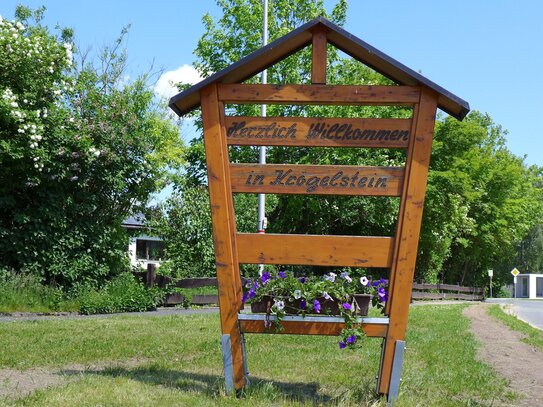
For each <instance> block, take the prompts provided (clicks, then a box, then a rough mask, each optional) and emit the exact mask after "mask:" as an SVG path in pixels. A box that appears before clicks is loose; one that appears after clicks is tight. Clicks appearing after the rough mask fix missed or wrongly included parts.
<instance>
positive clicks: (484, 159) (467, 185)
mask: <svg viewBox="0 0 543 407" xmlns="http://www.w3.org/2000/svg"><path fill="white" fill-rule="evenodd" d="M540 183H541V177H540V175H539V174H538V172H537V170H536V168H528V167H527V166H526V165H525V164H524V162H523V160H522V159H521V158H519V157H516V156H515V155H513V154H512V153H511V152H510V151H509V150H508V149H507V148H506V146H505V133H504V131H503V130H502V128H501V127H500V126H498V125H496V124H495V123H494V122H493V121H492V119H491V118H490V117H489V116H488V115H483V114H480V113H478V112H473V113H471V114H470V115H469V116H468V117H467V118H466V119H465V120H464V121H463V122H458V121H457V120H454V119H452V118H450V117H447V118H445V119H444V120H440V121H438V123H437V126H436V132H435V141H434V145H433V151H432V161H431V167H430V174H429V182H428V193H427V205H426V207H425V212H424V220H423V231H422V237H421V244H420V255H419V263H418V268H419V270H418V273H419V277H420V278H422V279H424V280H427V281H437V280H441V281H446V282H460V283H466V284H481V283H482V282H483V281H485V279H486V270H488V269H493V268H496V267H498V269H499V265H500V264H502V263H504V260H505V259H512V258H514V257H515V252H516V247H517V244H518V243H519V242H520V241H521V240H522V239H523V238H524V237H525V236H526V234H527V233H528V231H529V230H530V229H531V228H532V227H533V226H534V225H535V224H536V223H537V222H538V221H539V220H540V219H541V214H542V203H543V201H542V190H541V188H540ZM496 277H497V278H496V281H499V275H498V276H496Z"/></svg>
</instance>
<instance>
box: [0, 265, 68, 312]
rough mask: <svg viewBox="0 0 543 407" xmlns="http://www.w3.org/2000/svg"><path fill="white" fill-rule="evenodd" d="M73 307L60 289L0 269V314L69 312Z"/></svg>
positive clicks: (22, 273)
mask: <svg viewBox="0 0 543 407" xmlns="http://www.w3.org/2000/svg"><path fill="white" fill-rule="evenodd" d="M75 307H76V304H74V303H73V302H70V301H68V300H67V298H66V296H65V294H64V293H63V292H62V290H61V289H60V288H54V287H49V286H45V285H43V284H42V283H41V282H40V280H39V278H38V277H37V276H35V275H32V274H28V273H26V272H21V273H16V272H15V271H12V270H8V269H0V312H5V313H9V312H15V311H18V312H52V311H61V310H62V311H70V310H73V309H75Z"/></svg>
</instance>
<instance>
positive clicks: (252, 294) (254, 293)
mask: <svg viewBox="0 0 543 407" xmlns="http://www.w3.org/2000/svg"><path fill="white" fill-rule="evenodd" d="M255 297H256V291H255V290H253V289H252V288H251V289H250V290H249V298H255Z"/></svg>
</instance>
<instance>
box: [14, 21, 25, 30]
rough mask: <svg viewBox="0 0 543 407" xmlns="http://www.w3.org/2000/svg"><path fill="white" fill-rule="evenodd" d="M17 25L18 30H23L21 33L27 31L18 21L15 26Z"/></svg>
mask: <svg viewBox="0 0 543 407" xmlns="http://www.w3.org/2000/svg"><path fill="white" fill-rule="evenodd" d="M15 25H16V26H17V28H18V29H19V30H21V31H22V30H24V29H25V26H24V25H22V24H21V23H20V22H19V21H17V24H15Z"/></svg>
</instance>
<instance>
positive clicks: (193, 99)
mask: <svg viewBox="0 0 543 407" xmlns="http://www.w3.org/2000/svg"><path fill="white" fill-rule="evenodd" d="M316 29H324V30H325V31H326V37H327V41H328V43H330V44H332V45H334V46H335V47H336V48H338V49H340V50H341V51H343V52H345V53H346V54H348V55H350V56H351V57H353V58H355V59H357V60H358V61H360V62H362V63H363V64H365V65H367V66H368V67H370V68H372V69H374V70H375V71H377V72H379V73H380V74H382V75H383V76H386V77H387V78H389V79H391V80H392V81H394V82H396V83H398V84H399V85H408V86H426V87H428V88H430V89H432V90H434V91H435V92H437V94H438V107H439V108H440V109H441V110H443V111H445V112H447V113H448V114H450V115H451V116H453V117H455V118H457V119H459V120H462V119H463V118H464V117H465V116H466V114H467V113H468V112H469V110H470V108H469V104H468V102H466V101H465V100H463V99H461V98H459V97H458V96H456V95H454V94H452V93H451V92H449V91H448V90H446V89H444V88H442V87H441V86H439V85H437V84H435V83H434V82H432V81H431V80H429V79H427V78H425V77H424V76H422V75H421V74H419V73H417V72H415V71H413V70H412V69H410V68H408V67H407V66H405V65H403V64H401V63H400V62H398V61H396V60H395V59H394V58H391V57H389V56H388V55H386V54H385V53H383V52H381V51H379V50H378V49H377V48H374V47H372V46H371V45H369V44H368V43H366V42H364V41H362V40H361V39H360V38H357V37H355V36H354V35H352V34H351V33H349V32H347V31H345V30H344V29H342V28H341V27H338V26H337V25H335V24H333V23H332V22H330V21H328V20H327V19H326V18H324V17H317V18H315V19H314V20H312V21H310V22H308V23H306V24H304V25H302V26H300V27H298V28H297V29H295V30H293V31H291V32H290V33H288V34H286V35H284V36H283V37H281V38H278V39H277V40H275V41H273V42H271V43H269V44H268V45H266V46H264V47H262V48H260V49H259V50H257V51H255V52H253V53H252V54H249V55H247V56H246V57H244V58H242V59H240V60H239V61H237V62H235V63H233V64H232V65H230V66H229V67H227V68H225V69H223V70H221V71H219V72H217V73H215V74H213V75H211V76H210V77H208V78H206V79H204V80H203V81H201V82H199V83H197V84H196V85H194V86H192V87H190V88H189V89H187V90H185V91H183V92H181V93H179V94H177V95H175V96H173V97H172V98H171V99H170V102H169V106H170V108H172V109H173V110H174V111H175V112H176V113H177V114H178V115H179V116H182V115H184V114H186V113H189V112H190V111H192V110H194V109H196V108H197V107H198V106H199V105H200V92H199V91H200V90H201V89H202V88H204V87H205V86H207V85H209V84H212V83H225V84H228V83H241V82H243V81H245V80H247V79H249V78H251V77H252V76H254V75H256V74H258V73H259V72H261V71H263V70H264V69H266V68H268V67H270V66H272V65H274V64H275V63H277V62H279V61H280V60H282V59H284V58H286V57H288V56H289V55H292V54H294V53H295V52H297V51H299V50H300V49H302V48H304V47H306V46H307V45H309V44H311V41H312V36H313V31H314V30H316Z"/></svg>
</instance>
